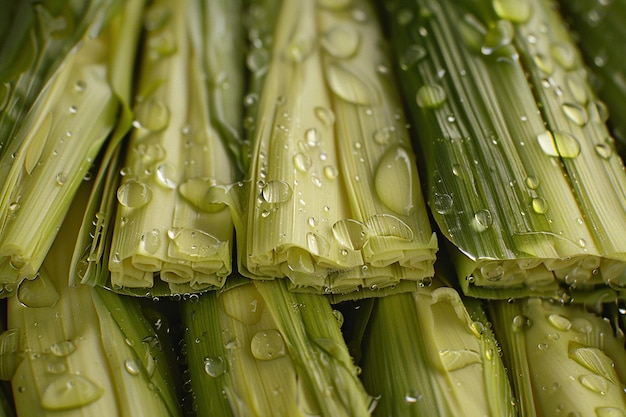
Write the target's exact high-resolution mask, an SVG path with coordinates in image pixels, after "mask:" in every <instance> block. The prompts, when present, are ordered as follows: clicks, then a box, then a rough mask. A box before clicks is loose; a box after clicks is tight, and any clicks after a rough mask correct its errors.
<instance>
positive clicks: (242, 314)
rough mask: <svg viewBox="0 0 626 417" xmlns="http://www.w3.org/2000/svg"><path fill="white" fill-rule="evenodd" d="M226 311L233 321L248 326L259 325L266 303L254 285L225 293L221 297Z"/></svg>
mask: <svg viewBox="0 0 626 417" xmlns="http://www.w3.org/2000/svg"><path fill="white" fill-rule="evenodd" d="M220 298H221V300H222V306H223V307H224V311H225V312H226V314H228V315H229V316H230V317H232V318H233V319H235V320H237V321H239V322H240V323H243V324H245V325H247V326H250V325H253V324H256V323H258V322H259V321H260V320H261V318H262V317H263V312H264V311H265V301H264V300H263V297H261V295H260V294H259V292H258V291H257V289H256V287H255V286H254V285H246V286H241V287H238V288H237V291H225V292H223V293H222V294H221V295H220Z"/></svg>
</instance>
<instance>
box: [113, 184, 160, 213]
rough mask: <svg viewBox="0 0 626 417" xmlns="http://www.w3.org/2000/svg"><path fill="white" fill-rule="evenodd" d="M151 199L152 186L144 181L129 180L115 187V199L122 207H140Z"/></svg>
mask: <svg viewBox="0 0 626 417" xmlns="http://www.w3.org/2000/svg"><path fill="white" fill-rule="evenodd" d="M150 200H152V188H150V186H149V185H147V184H146V183H143V182H141V181H137V180H130V181H127V182H125V183H124V184H122V185H121V186H120V187H119V188H118V189H117V201H119V203H120V204H121V205H123V206H124V207H128V208H133V209H137V208H141V207H143V206H145V205H146V204H148V203H149V202H150Z"/></svg>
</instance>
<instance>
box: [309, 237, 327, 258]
mask: <svg viewBox="0 0 626 417" xmlns="http://www.w3.org/2000/svg"><path fill="white" fill-rule="evenodd" d="M306 242H307V247H308V249H309V252H311V253H312V254H313V255H316V256H326V255H328V251H329V243H328V241H327V240H326V238H324V237H323V236H321V235H319V234H317V233H312V232H309V233H307V234H306Z"/></svg>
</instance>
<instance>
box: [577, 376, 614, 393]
mask: <svg viewBox="0 0 626 417" xmlns="http://www.w3.org/2000/svg"><path fill="white" fill-rule="evenodd" d="M578 382H580V384H581V385H582V386H583V387H585V388H587V389H590V390H591V391H593V392H597V393H600V394H606V392H607V390H608V389H609V382H608V381H607V380H606V379H604V378H603V377H601V376H599V375H592V374H585V375H581V376H579V377H578Z"/></svg>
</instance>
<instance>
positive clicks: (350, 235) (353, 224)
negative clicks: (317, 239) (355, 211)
mask: <svg viewBox="0 0 626 417" xmlns="http://www.w3.org/2000/svg"><path fill="white" fill-rule="evenodd" d="M332 230H333V236H335V239H337V242H339V244H340V245H342V246H345V247H346V248H350V249H353V250H359V249H361V248H362V247H363V245H365V242H367V238H368V235H367V227H366V226H365V225H364V224H363V223H361V222H359V221H357V220H353V219H344V220H339V221H338V222H336V223H335V224H333V226H332Z"/></svg>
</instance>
